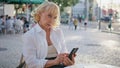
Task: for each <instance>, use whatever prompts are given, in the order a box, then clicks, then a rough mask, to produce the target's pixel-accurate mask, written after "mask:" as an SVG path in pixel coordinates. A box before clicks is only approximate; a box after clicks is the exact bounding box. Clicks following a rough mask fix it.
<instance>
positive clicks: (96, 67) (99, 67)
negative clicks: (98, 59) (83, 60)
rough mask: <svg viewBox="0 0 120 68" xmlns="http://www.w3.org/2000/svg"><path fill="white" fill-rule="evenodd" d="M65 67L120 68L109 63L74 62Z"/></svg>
mask: <svg viewBox="0 0 120 68" xmlns="http://www.w3.org/2000/svg"><path fill="white" fill-rule="evenodd" d="M65 68H120V67H117V66H112V65H107V64H74V65H72V66H68V67H65Z"/></svg>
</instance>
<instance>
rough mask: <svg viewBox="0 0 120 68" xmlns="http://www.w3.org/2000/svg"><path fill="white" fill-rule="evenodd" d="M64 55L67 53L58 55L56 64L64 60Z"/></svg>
mask: <svg viewBox="0 0 120 68" xmlns="http://www.w3.org/2000/svg"><path fill="white" fill-rule="evenodd" d="M64 56H65V54H59V55H57V57H56V59H55V60H54V61H55V63H56V65H58V64H60V63H62V62H63V60H64Z"/></svg>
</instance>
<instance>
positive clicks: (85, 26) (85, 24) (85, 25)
mask: <svg viewBox="0 0 120 68" xmlns="http://www.w3.org/2000/svg"><path fill="white" fill-rule="evenodd" d="M84 28H85V30H87V20H85V22H84Z"/></svg>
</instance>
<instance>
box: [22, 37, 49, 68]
mask: <svg viewBox="0 0 120 68" xmlns="http://www.w3.org/2000/svg"><path fill="white" fill-rule="evenodd" d="M23 42H24V46H23V56H24V59H25V62H26V64H27V66H28V68H44V66H45V64H46V62H47V60H45V59H38V58H37V49H36V46H35V42H34V39H33V37H32V36H30V35H23Z"/></svg>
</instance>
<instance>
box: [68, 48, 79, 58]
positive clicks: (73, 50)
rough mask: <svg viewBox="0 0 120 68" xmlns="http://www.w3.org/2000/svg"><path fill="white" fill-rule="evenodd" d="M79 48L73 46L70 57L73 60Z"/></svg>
mask: <svg viewBox="0 0 120 68" xmlns="http://www.w3.org/2000/svg"><path fill="white" fill-rule="evenodd" d="M78 49H79V48H73V49H72V51H71V52H70V54H69V56H68V57H69V59H70V60H72V55H73V54H75V53H76V52H77V51H78Z"/></svg>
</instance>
